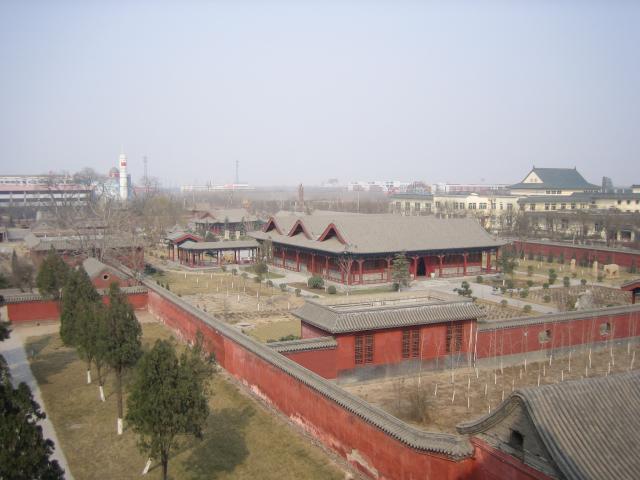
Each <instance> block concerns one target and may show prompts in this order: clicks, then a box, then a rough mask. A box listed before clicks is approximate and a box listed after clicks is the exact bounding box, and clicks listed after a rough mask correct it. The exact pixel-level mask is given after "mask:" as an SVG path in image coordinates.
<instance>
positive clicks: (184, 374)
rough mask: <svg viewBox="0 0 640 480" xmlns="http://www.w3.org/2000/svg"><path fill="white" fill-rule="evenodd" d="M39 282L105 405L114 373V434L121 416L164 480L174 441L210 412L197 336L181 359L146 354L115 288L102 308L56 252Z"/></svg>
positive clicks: (197, 431)
mask: <svg viewBox="0 0 640 480" xmlns="http://www.w3.org/2000/svg"><path fill="white" fill-rule="evenodd" d="M37 282H38V287H39V288H40V291H41V293H42V294H44V295H48V296H51V297H53V298H56V299H59V301H60V305H61V315H60V337H61V338H62V341H63V343H64V344H65V345H68V346H71V347H74V348H75V349H76V351H77V353H78V355H79V357H80V358H81V359H82V360H83V361H85V362H86V364H87V384H91V383H92V378H91V369H92V367H94V368H95V371H96V373H97V380H98V390H99V395H100V400H101V401H102V402H104V401H105V394H104V386H105V380H106V377H107V375H108V374H110V373H113V375H114V377H115V393H116V401H117V432H118V434H119V435H121V434H122V433H123V428H124V420H125V418H126V420H127V422H128V424H129V425H130V426H131V428H132V430H133V431H134V432H136V433H137V434H138V435H139V442H138V444H139V446H140V449H141V451H142V452H144V453H146V454H148V456H149V459H150V460H149V463H150V461H151V459H157V460H158V461H159V462H160V463H161V465H162V472H163V478H165V479H166V478H167V474H168V473H167V472H168V462H169V457H170V454H171V452H172V451H174V450H175V449H176V448H177V447H178V445H179V442H178V439H179V438H180V437H181V436H184V435H195V436H196V437H200V436H201V435H202V430H203V427H204V425H205V423H206V419H207V416H208V414H209V409H208V403H207V394H208V388H209V386H208V385H209V383H208V381H209V378H210V376H211V374H212V372H213V357H206V356H205V353H204V346H203V340H202V336H201V335H198V339H197V341H196V344H195V346H193V347H191V348H186V349H185V350H184V351H183V352H182V353H181V354H178V353H177V351H176V345H175V344H174V343H173V342H168V341H157V342H156V344H155V345H154V346H153V348H151V350H150V351H148V352H146V353H145V352H143V349H142V342H141V337H142V328H141V326H140V323H139V322H138V320H137V318H136V315H135V312H134V310H133V308H132V306H131V304H130V303H129V302H128V300H127V298H126V295H125V294H124V293H123V292H122V291H121V290H120V288H119V287H118V285H117V284H116V283H112V284H111V286H110V288H109V292H108V299H107V302H106V304H105V302H103V299H102V295H100V293H99V292H98V291H97V290H96V289H95V287H94V286H93V284H92V283H91V280H90V278H89V276H88V275H87V273H86V272H85V271H84V269H83V268H82V267H80V268H78V269H72V268H69V267H68V266H67V265H66V264H65V263H64V261H63V260H62V259H60V258H59V257H58V256H57V254H56V253H55V252H54V251H51V252H50V253H49V254H48V255H47V257H46V258H45V260H44V261H43V263H42V266H41V268H40V271H39V273H38V279H37ZM131 369H135V370H134V374H133V381H132V382H131V384H130V386H129V396H128V399H127V415H126V417H125V415H124V380H125V374H126V373H127V371H129V370H131ZM0 478H1V477H0Z"/></svg>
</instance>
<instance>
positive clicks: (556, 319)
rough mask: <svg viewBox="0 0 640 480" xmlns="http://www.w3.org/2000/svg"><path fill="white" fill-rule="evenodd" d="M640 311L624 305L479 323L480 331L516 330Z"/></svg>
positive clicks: (636, 306) (636, 305)
mask: <svg viewBox="0 0 640 480" xmlns="http://www.w3.org/2000/svg"><path fill="white" fill-rule="evenodd" d="M639 311H640V303H639V304H635V305H623V306H616V307H605V308H598V309H593V310H579V311H574V312H561V313H551V314H547V315H539V316H535V317H518V318H509V319H507V320H497V321H491V322H481V323H478V331H483V330H496V329H498V330H499V329H503V328H515V327H522V326H526V325H543V324H545V323H560V322H569V321H572V320H580V319H583V318H592V317H598V316H603V315H620V314H625V313H633V312H639Z"/></svg>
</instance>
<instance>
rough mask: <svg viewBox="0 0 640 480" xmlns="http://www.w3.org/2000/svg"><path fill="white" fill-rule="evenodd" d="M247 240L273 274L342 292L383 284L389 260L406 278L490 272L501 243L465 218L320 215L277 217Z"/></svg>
mask: <svg viewBox="0 0 640 480" xmlns="http://www.w3.org/2000/svg"><path fill="white" fill-rule="evenodd" d="M249 235H250V236H252V237H253V238H255V239H256V240H257V241H258V243H260V244H261V245H262V246H263V247H264V246H265V245H269V244H270V248H269V250H270V252H271V255H270V257H269V259H268V260H269V261H270V262H271V263H272V264H273V265H274V266H276V267H279V268H283V269H287V270H292V271H296V272H306V273H308V274H309V275H319V276H322V277H323V278H325V279H327V280H331V281H334V282H338V283H342V284H346V285H363V284H370V283H387V282H390V281H391V267H392V264H393V258H394V256H395V255H396V254H397V253H401V252H403V253H405V255H406V256H407V259H408V260H409V262H410V273H411V276H412V278H420V277H422V278H435V277H448V276H451V277H452V276H461V275H462V276H464V275H477V274H480V273H490V272H494V271H495V258H496V256H497V254H498V249H499V248H500V247H501V246H503V245H504V244H505V243H506V242H503V241H501V240H498V239H496V238H494V237H493V236H491V235H489V233H487V232H486V231H485V230H484V229H483V228H482V227H481V226H480V225H479V224H478V223H477V222H476V221H475V220H473V219H471V218H447V219H443V218H435V217H404V216H398V215H391V214H357V213H342V212H326V211H322V212H314V213H312V214H304V213H293V212H280V213H278V214H276V215H275V216H272V217H271V218H269V220H268V221H267V223H266V224H265V225H264V227H263V229H262V230H261V231H257V232H250V233H249ZM265 250H267V249H265V248H263V251H265Z"/></svg>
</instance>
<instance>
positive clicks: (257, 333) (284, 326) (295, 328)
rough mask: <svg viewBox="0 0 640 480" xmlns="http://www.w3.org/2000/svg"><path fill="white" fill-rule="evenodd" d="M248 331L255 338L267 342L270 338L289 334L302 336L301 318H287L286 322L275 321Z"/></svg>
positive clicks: (274, 338) (276, 338)
mask: <svg viewBox="0 0 640 480" xmlns="http://www.w3.org/2000/svg"><path fill="white" fill-rule="evenodd" d="M247 333H248V334H249V335H251V336H252V337H253V338H255V339H257V340H259V341H261V342H267V341H268V340H278V339H279V338H281V337H286V336H287V335H295V336H297V337H299V336H300V320H297V319H296V320H287V321H285V322H273V323H266V324H262V325H257V326H256V327H255V328H253V329H251V330H247Z"/></svg>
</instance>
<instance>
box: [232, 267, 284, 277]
mask: <svg viewBox="0 0 640 480" xmlns="http://www.w3.org/2000/svg"><path fill="white" fill-rule="evenodd" d="M241 270H242V271H244V272H248V273H253V274H254V275H255V273H256V271H255V265H249V266H248V267H242V268H241ZM284 277H285V275H282V274H281V273H276V272H272V271H269V272H268V273H265V274H264V275H263V278H264V279H265V280H276V279H278V278H284Z"/></svg>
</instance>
